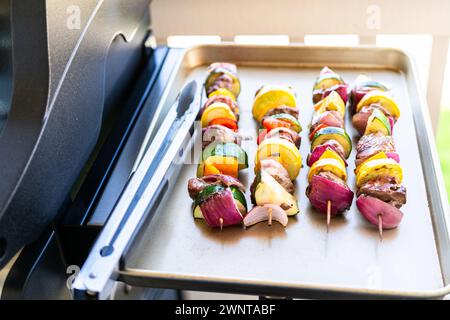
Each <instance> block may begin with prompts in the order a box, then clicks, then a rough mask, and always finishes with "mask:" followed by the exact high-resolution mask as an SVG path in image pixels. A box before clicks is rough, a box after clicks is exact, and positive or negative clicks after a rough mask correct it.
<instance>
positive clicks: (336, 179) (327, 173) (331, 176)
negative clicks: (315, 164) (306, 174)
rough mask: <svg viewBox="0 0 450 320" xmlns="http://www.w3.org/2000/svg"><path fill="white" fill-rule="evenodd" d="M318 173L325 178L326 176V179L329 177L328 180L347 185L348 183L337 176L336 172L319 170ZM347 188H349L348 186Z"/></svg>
mask: <svg viewBox="0 0 450 320" xmlns="http://www.w3.org/2000/svg"><path fill="white" fill-rule="evenodd" d="M318 175H319V176H322V177H324V178H326V179H328V180H331V181H333V182H335V183H338V184H340V185H341V186H344V187H347V183H346V182H345V181H344V180H342V179H341V178H339V177H338V176H336V175H335V174H333V173H331V172H328V171H322V172H319V174H318ZM347 188H348V187H347Z"/></svg>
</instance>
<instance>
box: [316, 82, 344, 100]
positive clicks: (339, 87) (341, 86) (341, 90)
mask: <svg viewBox="0 0 450 320" xmlns="http://www.w3.org/2000/svg"><path fill="white" fill-rule="evenodd" d="M333 91H336V93H337V94H339V95H340V96H341V99H342V100H343V101H344V103H347V100H348V93H349V87H348V84H347V83H345V84H338V85H335V86H333V87H331V88H328V89H326V90H325V91H324V92H323V95H322V99H324V98H326V97H327V96H328V95H330V93H331V92H333Z"/></svg>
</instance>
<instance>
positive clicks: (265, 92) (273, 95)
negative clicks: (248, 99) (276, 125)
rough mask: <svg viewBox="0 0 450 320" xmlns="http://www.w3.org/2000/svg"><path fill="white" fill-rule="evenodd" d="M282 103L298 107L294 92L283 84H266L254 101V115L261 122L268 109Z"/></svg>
mask: <svg viewBox="0 0 450 320" xmlns="http://www.w3.org/2000/svg"><path fill="white" fill-rule="evenodd" d="M281 105H285V106H288V107H292V108H295V107H297V99H296V98H295V94H294V92H292V90H291V89H290V88H289V87H287V86H283V85H268V86H264V87H263V88H262V89H261V90H260V91H259V92H258V94H257V95H256V97H255V100H254V102H253V109H252V111H253V117H254V118H255V119H256V120H257V121H258V122H261V120H262V118H263V117H264V115H265V114H266V113H267V111H269V110H270V109H273V108H276V107H279V106H281Z"/></svg>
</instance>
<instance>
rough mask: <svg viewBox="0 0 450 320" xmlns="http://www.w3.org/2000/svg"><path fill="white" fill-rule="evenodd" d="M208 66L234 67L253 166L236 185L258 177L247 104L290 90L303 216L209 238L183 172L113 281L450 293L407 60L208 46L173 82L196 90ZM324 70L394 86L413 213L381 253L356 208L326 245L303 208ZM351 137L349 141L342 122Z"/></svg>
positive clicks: (440, 208)
mask: <svg viewBox="0 0 450 320" xmlns="http://www.w3.org/2000/svg"><path fill="white" fill-rule="evenodd" d="M214 61H228V62H233V63H236V64H237V65H238V72H239V77H240V79H241V83H242V92H241V95H240V96H239V104H240V108H241V110H242V111H241V112H242V113H241V120H240V132H241V133H243V134H244V135H245V136H246V137H247V138H248V139H247V140H246V141H244V143H243V147H244V149H245V150H246V151H247V152H248V155H249V159H250V160H251V161H250V168H249V169H247V170H244V171H243V172H242V175H241V179H242V181H243V182H244V184H245V185H246V186H247V187H249V185H250V183H251V181H252V180H253V177H254V174H253V165H254V164H253V161H252V160H253V158H254V154H255V149H256V141H255V137H256V123H255V121H254V120H253V119H252V116H251V106H252V100H253V97H254V93H255V91H256V90H257V89H258V88H259V87H260V86H261V85H263V84H268V83H287V84H290V85H292V86H293V87H294V89H295V91H296V93H297V97H298V101H299V104H300V110H301V115H300V121H301V124H302V126H303V128H304V130H303V132H302V145H301V150H300V151H301V154H302V157H303V163H304V167H303V168H302V170H301V174H300V175H299V177H298V178H297V181H296V184H297V191H296V196H297V198H298V201H299V206H300V210H301V213H300V214H299V215H298V216H297V217H296V218H290V219H289V225H288V226H287V228H286V229H283V228H282V227H281V226H279V225H277V224H275V225H273V226H272V227H268V226H267V225H265V224H259V225H256V226H254V227H252V228H250V229H248V230H243V229H242V228H241V227H232V228H226V229H224V230H223V231H222V232H221V231H219V230H215V229H214V230H213V229H211V228H209V227H208V226H207V225H206V224H205V223H204V222H202V221H194V220H193V218H192V214H191V200H190V198H189V197H188V194H187V187H186V185H187V180H188V179H189V178H191V177H194V176H195V167H196V166H195V165H185V166H183V168H182V169H181V172H180V174H179V176H178V180H177V182H176V183H175V187H174V189H173V192H171V194H170V196H168V197H167V200H168V201H166V202H165V203H164V205H163V206H160V209H159V210H158V213H157V214H156V215H155V218H154V219H153V220H152V221H151V223H150V224H149V225H147V226H146V227H145V228H142V230H141V231H140V233H139V236H138V237H137V238H136V240H135V241H134V243H133V244H132V245H131V246H130V247H129V249H128V250H127V253H126V254H125V256H124V257H123V264H122V266H121V268H120V270H119V279H120V280H122V281H125V282H127V283H130V284H134V285H140V286H150V287H171V288H181V289H189V290H202V291H217V292H240V293H248V294H258V295H278V296H290V297H302V298H305V297H307V298H316V297H326V298H330V297H410V298H420V297H422V298H436V297H442V296H444V295H446V294H447V293H448V292H449V290H450V287H449V281H450V238H449V233H448V230H449V221H448V212H447V210H448V203H447V199H446V195H445V192H444V188H443V184H442V178H441V172H440V167H439V163H438V161H437V157H436V152H435V146H434V142H433V139H432V133H431V130H430V122H429V118H428V111H427V107H426V104H425V101H424V99H423V97H422V96H421V95H420V93H419V90H418V85H417V78H416V71H415V67H414V64H413V63H412V60H411V58H410V57H409V56H408V55H407V54H406V53H404V52H401V51H398V50H395V49H382V48H375V47H349V48H336V47H307V46H276V47H273V46H241V45H213V46H209V45H208V46H199V47H194V48H192V49H189V50H187V51H186V52H185V54H184V56H183V58H182V63H181V64H180V68H179V75H178V77H181V78H183V81H182V82H187V81H190V80H196V81H198V83H202V82H203V80H204V76H205V67H206V65H208V64H209V63H211V62H214ZM324 65H328V66H330V67H332V68H334V69H336V71H337V72H339V73H340V74H341V75H342V76H343V77H344V78H345V79H346V80H347V81H348V82H349V83H352V82H353V81H354V79H355V78H356V76H357V75H358V74H359V73H362V72H363V73H367V74H369V75H370V76H372V77H373V78H375V79H377V80H381V81H383V82H385V83H387V84H389V85H390V86H391V87H392V91H393V93H394V95H395V98H396V101H397V102H398V103H399V105H400V108H401V110H402V115H401V117H400V119H399V121H398V123H397V125H396V127H395V132H394V138H395V141H396V146H397V150H398V152H399V154H400V157H401V163H402V166H403V168H404V172H405V178H404V184H405V185H406V186H407V189H408V203H407V204H406V205H405V206H404V207H403V209H402V210H403V212H404V213H405V217H404V220H403V222H402V224H401V225H400V227H399V228H398V229H396V230H391V231H387V232H385V234H384V240H383V242H382V243H380V242H379V240H378V236H377V230H376V229H375V228H373V227H372V226H369V225H368V224H367V223H366V222H365V221H364V220H363V218H362V217H361V216H360V214H359V212H358V211H357V208H356V205H355V203H353V205H352V208H351V210H350V211H349V212H347V214H346V215H345V216H344V217H340V218H335V219H333V220H332V225H331V229H330V232H329V233H328V234H327V232H326V225H325V219H324V216H323V215H321V214H319V213H317V212H315V211H314V210H313V209H312V208H311V207H310V205H309V201H308V199H307V198H306V196H305V189H306V187H307V179H306V175H307V172H308V167H307V166H306V164H305V159H306V156H307V154H308V152H309V147H310V144H309V140H308V138H307V132H308V130H307V128H308V124H309V122H310V121H311V116H312V110H313V109H312V101H311V88H312V85H313V82H314V80H315V78H316V76H317V74H318V72H319V71H320V68H321V67H323V66H324ZM173 90H178V88H175V87H174V88H173ZM346 129H347V131H348V132H349V134H350V135H352V136H353V137H355V136H356V135H355V130H354V129H353V128H352V126H351V121H350V119H349V117H347V122H346ZM354 141H356V140H355V139H354ZM354 158H355V152H354V151H353V152H352V154H351V156H350V158H349V168H348V173H349V185H350V186H354V175H353V169H354ZM247 198H248V200H249V192H247ZM249 203H250V201H249Z"/></svg>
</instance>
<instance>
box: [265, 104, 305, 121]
mask: <svg viewBox="0 0 450 320" xmlns="http://www.w3.org/2000/svg"><path fill="white" fill-rule="evenodd" d="M280 113H287V114H290V115H291V116H293V117H295V119H298V109H297V108H292V107H288V106H279V107H276V108H273V109H270V110H269V111H267V113H266V114H265V115H264V117H270V116H273V115H274V114H280Z"/></svg>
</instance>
